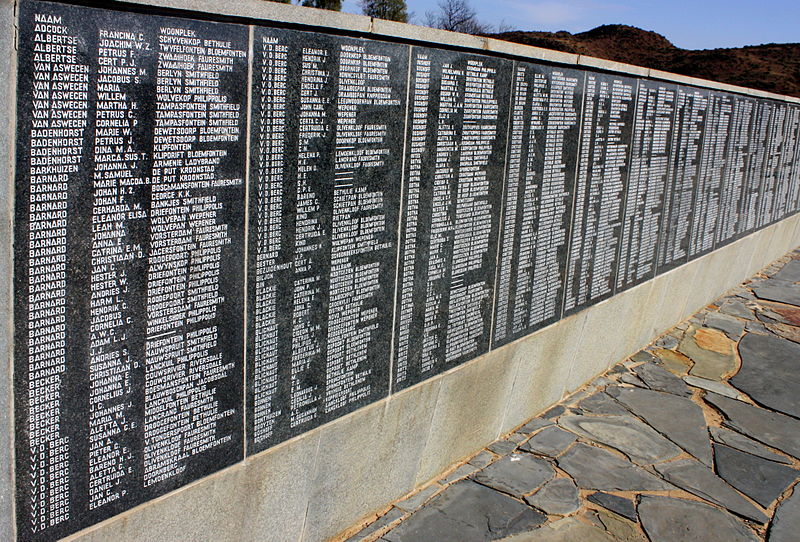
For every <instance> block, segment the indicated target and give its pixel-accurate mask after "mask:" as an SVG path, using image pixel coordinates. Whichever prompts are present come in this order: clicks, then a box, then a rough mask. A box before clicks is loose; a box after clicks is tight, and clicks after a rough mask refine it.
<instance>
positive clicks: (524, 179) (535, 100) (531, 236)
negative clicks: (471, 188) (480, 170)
mask: <svg viewBox="0 0 800 542" xmlns="http://www.w3.org/2000/svg"><path fill="white" fill-rule="evenodd" d="M584 77H585V73H584V72H582V71H577V70H567V69H563V68H549V67H545V66H539V65H536V64H528V63H523V62H520V63H517V64H515V67H514V83H513V95H512V106H511V107H512V109H511V113H510V114H511V128H510V131H509V143H508V157H507V168H506V181H505V183H506V184H505V190H504V192H505V202H504V208H503V224H502V233H501V237H500V258H499V270H498V275H497V276H498V278H497V289H496V292H495V295H496V298H495V323H494V334H493V341H492V345H493V347H494V346H500V345H502V344H505V343H507V342H510V341H512V340H514V339H516V338H518V337H521V336H523V335H527V334H528V333H531V332H533V331H535V330H536V329H538V328H541V327H544V326H546V325H549V324H551V323H553V322H555V321H556V320H558V319H559V318H560V317H561V308H562V304H563V299H564V273H565V270H566V261H567V243H568V242H569V237H568V236H569V227H570V211H571V207H572V198H573V186H574V183H575V169H576V165H577V157H578V148H577V147H578V134H579V131H580V120H581V115H580V113H581V105H582V103H583V86H584Z"/></svg>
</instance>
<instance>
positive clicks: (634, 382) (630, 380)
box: [618, 373, 647, 388]
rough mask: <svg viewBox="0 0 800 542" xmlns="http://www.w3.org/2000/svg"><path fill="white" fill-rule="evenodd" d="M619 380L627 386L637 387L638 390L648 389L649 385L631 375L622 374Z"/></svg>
mask: <svg viewBox="0 0 800 542" xmlns="http://www.w3.org/2000/svg"><path fill="white" fill-rule="evenodd" d="M618 378H619V381H620V382H623V383H625V384H630V385H631V386H636V387H638V388H646V387H647V384H645V383H644V381H643V380H642V379H641V378H639V377H638V376H636V375H633V374H631V373H622V374H621V375H619V377H618Z"/></svg>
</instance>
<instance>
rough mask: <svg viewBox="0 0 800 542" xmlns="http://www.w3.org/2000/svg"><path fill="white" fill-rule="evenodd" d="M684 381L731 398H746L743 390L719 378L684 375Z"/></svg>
mask: <svg viewBox="0 0 800 542" xmlns="http://www.w3.org/2000/svg"><path fill="white" fill-rule="evenodd" d="M683 381H684V382H686V383H687V384H689V385H690V386H694V387H695V388H700V389H704V390H706V391H713V392H714V393H718V394H720V395H724V396H725V397H730V398H731V399H744V395H743V394H742V392H740V391H739V390H737V389H736V388H734V387H733V386H731V385H730V384H726V383H725V382H720V381H719V380H709V379H707V378H700V377H699V376H692V375H686V376H684V377H683Z"/></svg>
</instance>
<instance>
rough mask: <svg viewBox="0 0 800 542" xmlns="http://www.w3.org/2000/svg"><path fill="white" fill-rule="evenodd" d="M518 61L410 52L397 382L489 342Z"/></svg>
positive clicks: (404, 384) (463, 356) (410, 380)
mask: <svg viewBox="0 0 800 542" xmlns="http://www.w3.org/2000/svg"><path fill="white" fill-rule="evenodd" d="M512 68H513V63H512V62H511V61H508V60H502V59H498V58H492V57H486V56H481V55H472V54H466V53H459V52H452V51H444V50H436V49H428V48H421V47H419V48H418V47H414V48H413V49H412V51H411V81H410V83H409V84H410V89H409V95H410V98H409V116H408V136H407V141H408V148H407V150H406V173H405V183H404V194H403V201H404V207H403V209H404V215H403V223H402V226H401V238H400V260H399V266H400V269H399V270H398V290H399V292H398V302H397V309H396V310H397V315H396V320H397V325H396V331H395V341H396V343H395V361H394V375H393V376H394V380H393V382H394V389H401V388H405V387H407V386H409V385H411V384H414V383H416V382H419V381H421V380H424V379H425V378H428V377H429V376H432V375H434V374H436V373H439V372H442V371H443V370H445V369H447V368H449V367H452V366H454V365H457V364H459V363H462V362H464V361H466V360H468V359H471V358H474V357H476V356H478V355H480V354H483V353H484V352H486V351H487V350H488V348H489V335H490V327H491V318H492V299H493V288H494V280H495V268H496V260H497V239H498V235H499V222H500V220H499V219H500V206H501V202H502V191H503V170H504V165H505V155H506V138H507V130H508V104H509V99H510V93H511V79H512Z"/></svg>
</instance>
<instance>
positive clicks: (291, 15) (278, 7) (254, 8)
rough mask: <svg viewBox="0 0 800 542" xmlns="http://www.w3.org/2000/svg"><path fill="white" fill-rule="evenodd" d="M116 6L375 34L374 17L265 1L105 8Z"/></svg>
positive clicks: (140, 1)
mask: <svg viewBox="0 0 800 542" xmlns="http://www.w3.org/2000/svg"><path fill="white" fill-rule="evenodd" d="M115 4H116V5H119V6H122V5H125V4H128V5H130V4H136V5H140V6H154V7H160V8H167V9H178V10H184V11H193V12H196V13H200V14H203V13H205V14H211V15H222V16H225V17H243V18H248V19H259V20H263V21H274V22H279V23H289V24H297V25H305V26H316V27H325V28H328V29H331V30H338V31H347V32H361V33H365V34H368V33H371V32H372V18H371V17H367V16H366V15H356V14H351V13H341V12H338V11H330V10H326V9H317V8H308V7H302V6H293V5H291V4H280V3H277V2H267V1H264V0H236V1H235V2H220V1H218V0H129V1H127V2H124V3H123V2H119V1H117V0H111V1H108V2H106V4H105V5H104V6H103V7H108V8H113V7H115Z"/></svg>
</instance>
